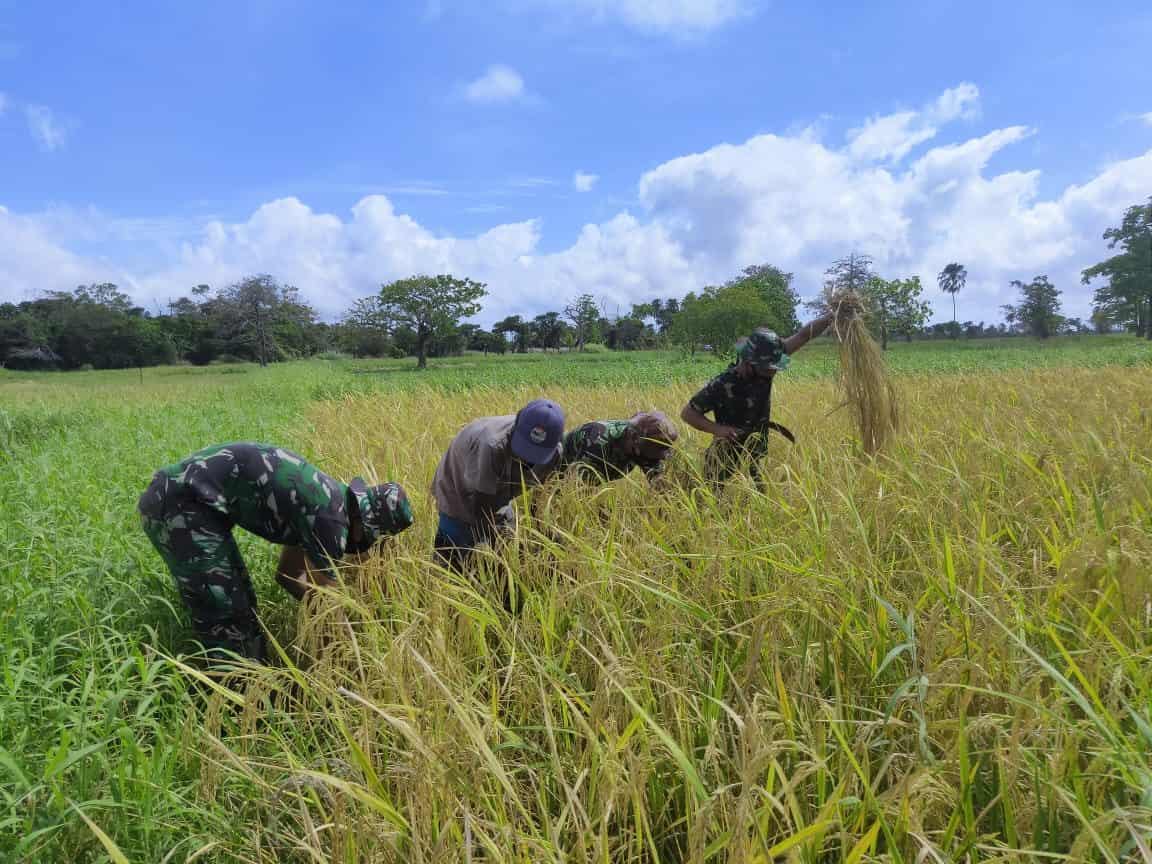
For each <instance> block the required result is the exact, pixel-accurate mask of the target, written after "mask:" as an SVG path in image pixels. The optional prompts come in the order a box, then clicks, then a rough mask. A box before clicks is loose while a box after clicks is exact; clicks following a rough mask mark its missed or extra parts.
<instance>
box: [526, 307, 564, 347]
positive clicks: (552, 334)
mask: <svg viewBox="0 0 1152 864" xmlns="http://www.w3.org/2000/svg"><path fill="white" fill-rule="evenodd" d="M531 328H532V336H533V338H534V339H535V342H536V344H537V345H539V346H540V347H541V348H543V349H544V350H548V349H549V348H553V349H555V350H557V351H559V350H560V342H561V340H562V339H563V338H564V322H563V321H561V320H560V313H559V312H545V313H544V314H543V315H537V316H536V317H535V318H533V319H532V324H531Z"/></svg>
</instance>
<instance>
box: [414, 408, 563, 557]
mask: <svg viewBox="0 0 1152 864" xmlns="http://www.w3.org/2000/svg"><path fill="white" fill-rule="evenodd" d="M563 437H564V411H563V410H561V408H560V406H559V405H557V404H556V403H555V402H551V401H549V400H547V399H536V400H534V401H532V402H529V403H528V404H527V405H525V406H524V407H523V408H522V409H520V412H519V413H518V414H508V415H505V416H501V417H482V418H480V419H479V420H473V421H472V422H471V423H469V424H468V425H467V426H465V427H464V428H463V429H461V430H460V432H459V434H457V435H456V437H455V438H453V439H452V443H451V444H449V445H448V449H447V450H446V451H445V453H444V456H443V457H442V458H441V459H440V464H439V465H438V466H437V467H436V476H435V477H434V478H433V480H432V497H433V498H435V499H436V507H437V509H438V510H439V511H440V522H439V525H438V526H437V529H436V541H435V547H436V555H437V557H438V558H439V559H440V561H441V562H442V563H444V564H446V565H447V566H449V567H452V568H453V569H456V570H463V569H464V568H465V565H466V563H467V561H468V560H469V559H470V558H471V556H472V553H473V551H474V550H475V549H476V547H478V546H480V545H482V544H485V543H486V544H488V545H493V544H494V543H495V542H496V541H497V540H498V538H499V536H500V535H501V534H503V533H509V532H510V531H511V529H512V528H513V527H514V525H515V515H514V511H513V510H512V508H511V507H510V506H509V504H510V502H511V501H512V499H513V498H515V497H516V496H518V495H519V494H520V493H521V492H523V491H524V490H525V489H527V488H529V487H531V486H536V485H538V484H539V483H541V482H542V481H543V480H544V479H545V478H546V477H548V475H549V474H551V473H552V472H553V471H554V470H555V469H556V467H557V466H558V465H559V463H560V451H561V445H562V439H563Z"/></svg>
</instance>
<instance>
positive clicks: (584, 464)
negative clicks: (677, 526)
mask: <svg viewBox="0 0 1152 864" xmlns="http://www.w3.org/2000/svg"><path fill="white" fill-rule="evenodd" d="M630 425H631V424H629V422H628V421H627V420H594V421H592V422H591V423H585V424H584V425H583V426H577V427H576V428H575V429H573V430H571V431H570V432H569V433H568V434H567V435H565V436H564V452H563V455H562V456H561V461H560V464H561V466H562V467H563V468H565V469H568V470H574V471H576V472H578V473H579V474H580V475H583V476H591V477H593V478H596V479H601V480H616V479H619V478H620V477H623V476H624V475H626V474H627V473H628V472H629V471H631V470H632V469H633V468H639V469H640V470H642V471H643V472H644V473H645V474H646V475H647V476H648V478H649V479H654V478H656V477H658V476H659V475H660V473H661V472H662V471H663V470H664V466H665V464H666V461H665V460H664V459H646V458H644V457H643V456H639V455H637V454H634V453H630V452H628V440H627V435H628V429H629V428H630ZM666 452H671V451H670V450H668V451H666Z"/></svg>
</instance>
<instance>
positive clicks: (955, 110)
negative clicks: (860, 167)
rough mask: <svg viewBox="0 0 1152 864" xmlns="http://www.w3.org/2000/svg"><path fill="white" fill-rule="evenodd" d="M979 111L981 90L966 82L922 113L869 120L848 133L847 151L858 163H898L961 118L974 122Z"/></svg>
mask: <svg viewBox="0 0 1152 864" xmlns="http://www.w3.org/2000/svg"><path fill="white" fill-rule="evenodd" d="M979 110H980V90H979V88H977V87H976V85H975V84H970V83H968V82H964V83H963V84H960V85H959V86H958V87H953V88H952V89H950V90H945V91H944V92H943V93H941V94H940V96H939V97H938V98H937V99H936V100H935V101H934V102H932V103H931V104H929V105H926V106H924V107H923V108H921V109H920V110H919V111H897V112H896V113H894V114H887V115H884V116H879V117H871V118H869V119H868V121H867V122H866V123H865V124H864V125H863V126H861V127H859V128H858V129H853V130H852V131H851V132H849V133H848V142H849V143H848V149H849V152H850V153H851V154H852V155H853V156H855V157H857V158H858V159H865V160H868V159H871V160H876V161H884V160H888V161H899V160H900V159H903V158H904V157H905V156H907V155H908V154H909V153H910V152H911V151H912V149H913V148H915V147H916V146H918V145H920V144H923V143H924V142H925V141H930V140H931V139H933V138H935V137H936V133H937V132H938V131H939V128H940V126H942V125H944V124H946V123H950V122H951V121H953V120H957V119H961V118H963V119H971V118H973V117H975V116H976V114H977V113H978V112H979Z"/></svg>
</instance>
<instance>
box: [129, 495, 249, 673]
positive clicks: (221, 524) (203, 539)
mask: <svg viewBox="0 0 1152 864" xmlns="http://www.w3.org/2000/svg"><path fill="white" fill-rule="evenodd" d="M164 482H165V481H164V479H163V478H161V477H160V475H157V477H156V479H154V480H153V481H152V486H150V487H149V492H153V491H159V490H157V489H155V487H157V486H161V485H163V484H164ZM146 494H147V493H146ZM140 524H141V527H142V528H143V529H144V533H145V534H147V535H148V539H149V540H151V541H152V545H153V546H155V547H156V551H157V552H159V553H160V557H161V558H163V559H164V563H165V564H167V565H168V570H169V571H170V572H171V573H172V577H173V579H174V580H175V581H176V589H177V591H179V593H180V600H181V601H182V602H183V604H184V608H186V609H187V610H188V614H189V616H190V617H191V619H192V626H193V628H194V629H195V631H196V635H197V638H198V639H199V640H200V642H201V643H203V645H204V647H205V648H206V649H208V650H209V651H210V652H212V653H214V654H215V653H218V652H220V651H230V652H232V653H234V654H239V655H240V656H242V657H249V658H251V659H253V660H263V659H264V655H265V645H264V633H263V631H262V630H261V629H260V622H259V620H258V619H257V617H256V592H255V591H254V590H253V589H252V580H251V579H250V578H249V576H248V569H247V568H246V567H245V566H244V559H243V558H242V557H241V556H240V549H239V547H238V546H237V545H236V540H235V538H234V537H233V536H232V523H231V521H230V520H229V519H228V518H227V517H226V516H223V515H222V514H220V513H218V512H216V511H215V510H212V509H210V508H207V507H186V508H184V509H181V510H177V511H176V512H170V513H167V515H166V516H159V517H154V516H150V515H147V514H145V513H143V512H141V514H140Z"/></svg>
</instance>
